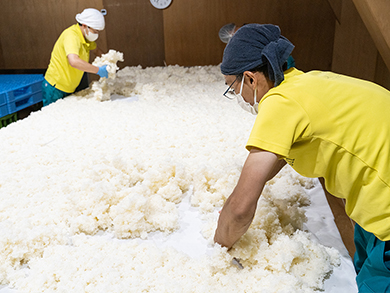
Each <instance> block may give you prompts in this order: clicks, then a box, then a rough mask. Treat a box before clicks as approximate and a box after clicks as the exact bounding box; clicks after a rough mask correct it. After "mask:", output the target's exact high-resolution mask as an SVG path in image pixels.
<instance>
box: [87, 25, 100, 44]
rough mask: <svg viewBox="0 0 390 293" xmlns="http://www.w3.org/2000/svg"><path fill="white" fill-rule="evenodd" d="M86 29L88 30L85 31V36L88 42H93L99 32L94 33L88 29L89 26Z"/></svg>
mask: <svg viewBox="0 0 390 293" xmlns="http://www.w3.org/2000/svg"><path fill="white" fill-rule="evenodd" d="M87 30H88V31H85V38H86V39H87V40H88V41H90V42H94V41H96V40H97V38H98V37H99V34H94V33H93V32H91V31H90V30H89V28H88V27H87Z"/></svg>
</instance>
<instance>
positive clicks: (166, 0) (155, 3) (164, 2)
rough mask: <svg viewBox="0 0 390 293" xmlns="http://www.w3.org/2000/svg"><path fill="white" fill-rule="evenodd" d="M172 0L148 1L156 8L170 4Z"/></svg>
mask: <svg viewBox="0 0 390 293" xmlns="http://www.w3.org/2000/svg"><path fill="white" fill-rule="evenodd" d="M171 2H172V0H150V3H152V5H153V6H154V7H156V8H157V9H165V8H167V7H168V6H169V5H171Z"/></svg>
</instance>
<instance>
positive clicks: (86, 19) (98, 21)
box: [76, 8, 105, 31]
mask: <svg viewBox="0 0 390 293" xmlns="http://www.w3.org/2000/svg"><path fill="white" fill-rule="evenodd" d="M76 20H77V22H78V23H81V24H85V25H87V26H89V27H91V28H93V29H95V30H98V31H102V30H104V26H105V22H104V16H103V14H102V13H101V12H100V11H99V10H97V9H94V8H86V9H84V10H83V12H81V13H78V14H77V15H76Z"/></svg>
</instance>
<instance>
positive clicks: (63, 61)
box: [45, 24, 96, 93]
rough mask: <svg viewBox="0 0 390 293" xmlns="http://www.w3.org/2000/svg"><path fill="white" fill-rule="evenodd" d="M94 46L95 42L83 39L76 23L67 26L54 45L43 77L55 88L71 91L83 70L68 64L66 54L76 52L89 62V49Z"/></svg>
mask: <svg viewBox="0 0 390 293" xmlns="http://www.w3.org/2000/svg"><path fill="white" fill-rule="evenodd" d="M95 48H96V43H95V42H87V41H86V40H85V39H84V36H83V34H82V32H81V29H80V26H79V25H78V24H74V25H72V26H71V27H69V28H67V29H66V30H64V31H63V32H62V34H61V35H60V37H59V38H58V40H57V42H56V43H55V45H54V48H53V51H52V53H51V59H50V64H49V67H48V69H47V71H46V74H45V79H46V80H47V81H48V82H49V83H50V84H51V85H52V86H54V87H56V88H57V89H59V90H61V91H63V92H66V93H73V92H74V91H75V89H76V88H77V86H78V85H79V83H80V81H81V78H82V77H83V74H84V72H83V71H81V70H79V69H76V68H73V67H72V66H70V64H69V61H68V58H67V56H68V55H69V54H76V55H78V56H79V57H80V59H82V60H84V61H86V62H89V51H90V50H94V49H95Z"/></svg>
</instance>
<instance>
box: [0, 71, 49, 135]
mask: <svg viewBox="0 0 390 293" xmlns="http://www.w3.org/2000/svg"><path fill="white" fill-rule="evenodd" d="M42 81H43V75H42V74H2V75H0V128H1V127H4V126H7V125H8V124H10V123H12V122H14V121H16V120H17V112H18V111H20V110H22V109H25V108H27V107H30V106H32V105H35V104H36V103H39V102H41V101H42Z"/></svg>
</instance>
